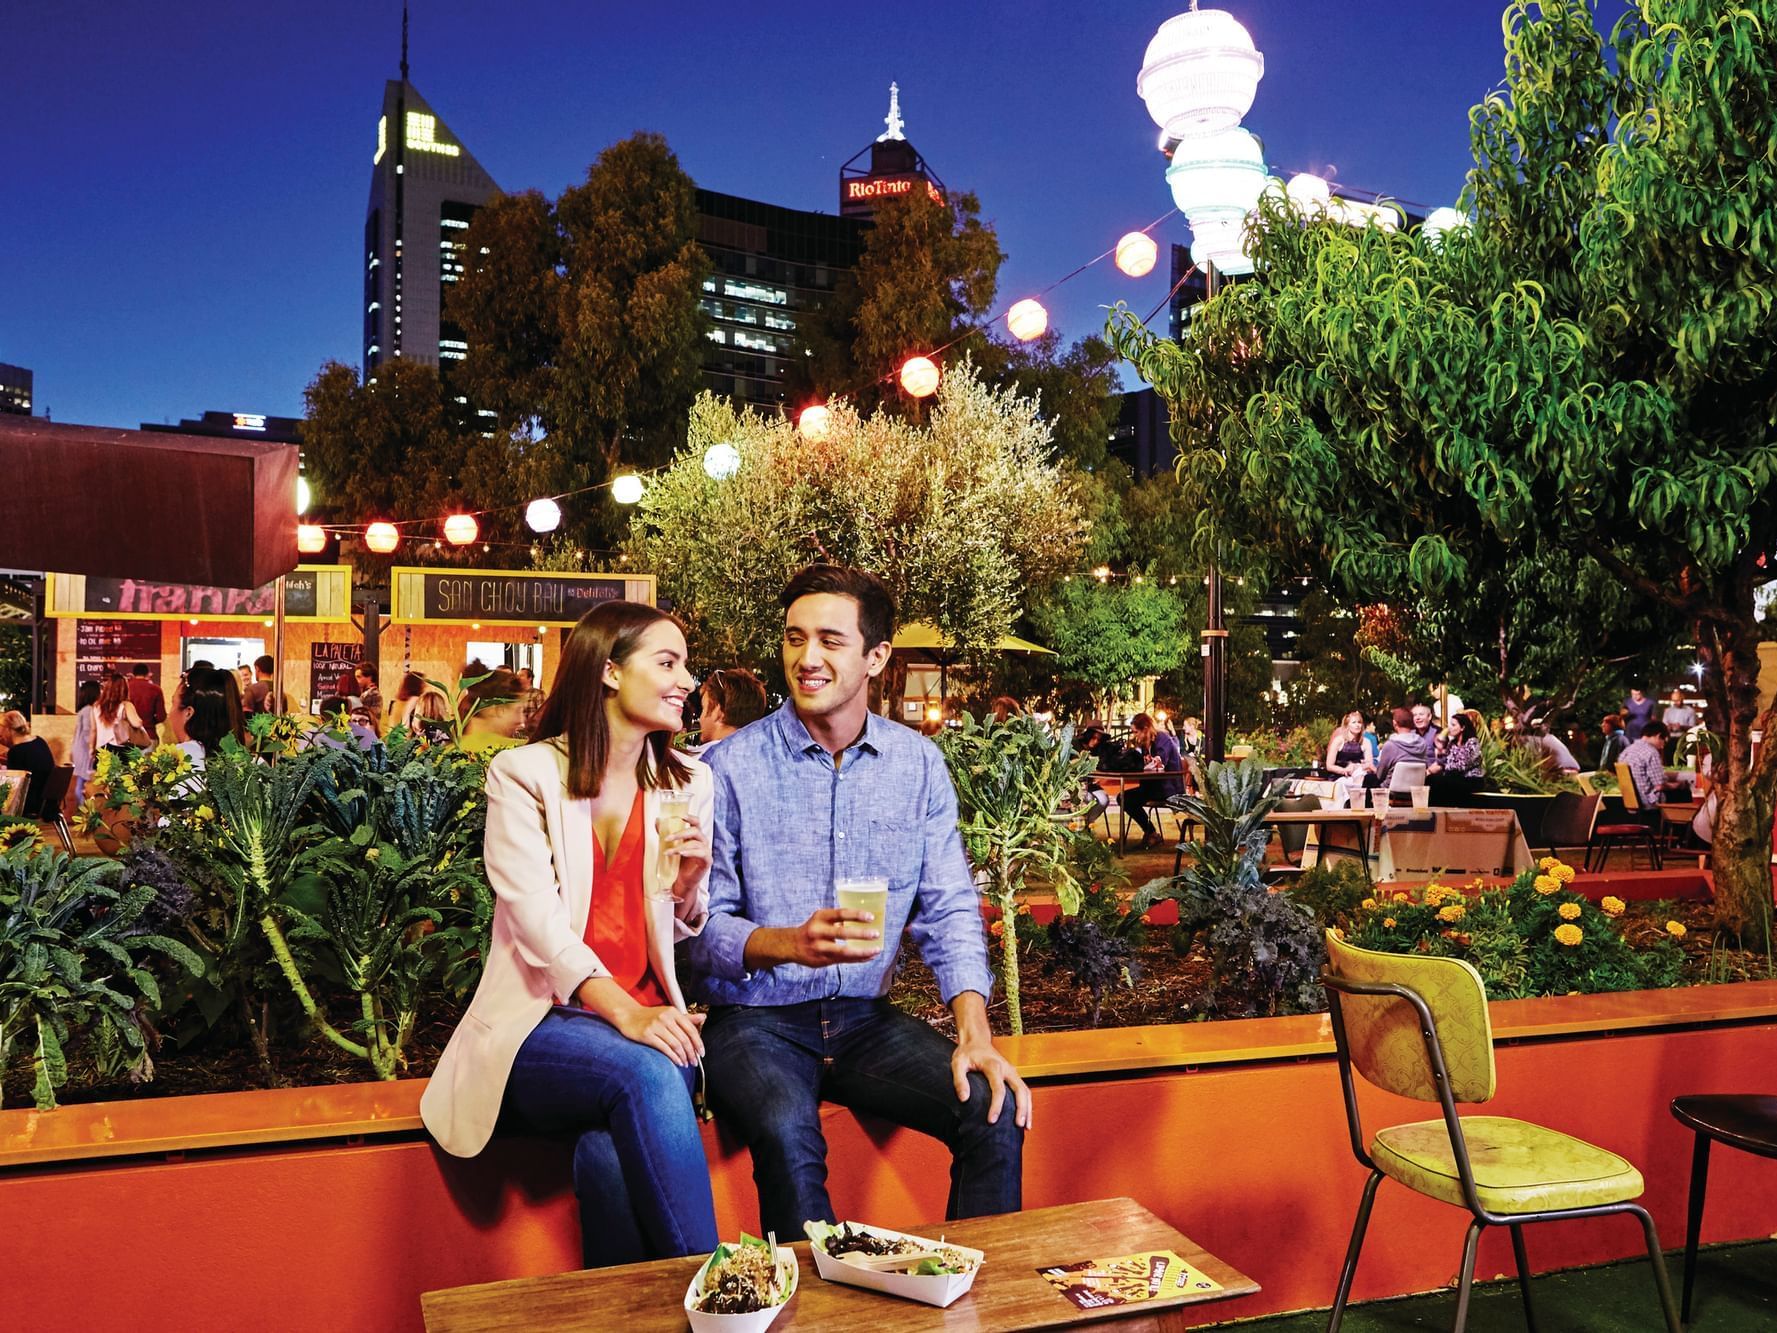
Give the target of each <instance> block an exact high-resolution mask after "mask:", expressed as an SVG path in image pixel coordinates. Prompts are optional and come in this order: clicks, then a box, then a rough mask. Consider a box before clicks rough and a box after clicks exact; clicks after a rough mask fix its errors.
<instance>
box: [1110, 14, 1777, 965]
mask: <svg viewBox="0 0 1777 1333" xmlns="http://www.w3.org/2000/svg"><path fill="white" fill-rule="evenodd" d="M1504 31H1505V56H1506V62H1505V65H1506V69H1505V80H1504V83H1503V85H1502V86H1501V88H1500V89H1499V90H1498V91H1496V92H1495V93H1493V94H1491V95H1490V96H1488V97H1487V99H1486V100H1485V101H1484V102H1482V104H1481V105H1479V106H1478V107H1476V108H1475V109H1474V111H1473V112H1472V113H1471V117H1470V123H1471V142H1472V147H1473V153H1474V168H1473V170H1472V171H1471V172H1470V175H1469V179H1468V185H1467V188H1466V190H1465V192H1464V198H1463V204H1464V206H1465V209H1466V210H1467V211H1468V212H1469V213H1470V214H1471V215H1472V223H1471V225H1470V226H1468V227H1466V228H1461V229H1458V230H1455V231H1450V232H1445V233H1443V235H1442V236H1441V237H1431V236H1427V235H1426V234H1425V232H1424V231H1422V230H1421V231H1414V232H1412V233H1408V232H1388V231H1384V230H1383V229H1381V228H1378V227H1372V228H1369V229H1364V230H1358V229H1353V228H1349V227H1346V226H1343V225H1341V224H1339V223H1337V222H1334V221H1330V220H1328V219H1325V218H1323V217H1317V216H1311V215H1305V214H1303V213H1302V212H1298V211H1297V210H1296V209H1295V208H1294V207H1293V206H1292V205H1291V204H1290V203H1289V201H1287V200H1286V199H1283V198H1281V197H1268V198H1267V199H1266V200H1265V201H1264V202H1263V203H1262V204H1261V208H1260V212H1259V216H1258V218H1257V220H1256V222H1255V225H1254V228H1253V239H1254V247H1255V256H1256V261H1257V273H1256V275H1255V277H1254V278H1253V279H1252V280H1251V281H1249V282H1245V283H1242V284H1239V285H1236V286H1233V287H1231V288H1229V289H1227V290H1225V291H1224V292H1222V293H1221V294H1220V295H1218V296H1217V297H1216V298H1215V299H1214V300H1213V301H1211V302H1209V303H1208V304H1207V305H1206V306H1204V307H1203V308H1202V309H1201V310H1200V311H1199V312H1198V316H1197V318H1196V320H1195V322H1194V326H1193V331H1192V335H1191V337H1190V338H1189V339H1188V340H1187V341H1186V342H1185V343H1184V344H1171V343H1166V342H1163V341H1159V340H1156V339H1154V338H1152V337H1151V336H1148V335H1146V334H1145V332H1144V331H1143V330H1142V329H1141V328H1140V327H1139V325H1137V324H1136V323H1135V321H1134V320H1133V319H1132V318H1131V317H1129V315H1128V314H1127V312H1120V313H1118V314H1116V315H1114V316H1113V318H1112V321H1111V323H1112V328H1111V334H1112V336H1113V339H1114V340H1115V342H1116V344H1117V345H1118V347H1119V350H1120V351H1122V352H1123V353H1124V355H1126V356H1127V357H1129V358H1131V359H1132V360H1134V361H1135V362H1136V364H1137V365H1138V367H1139V369H1140V371H1141V373H1142V374H1143V376H1144V377H1145V378H1146V379H1148V380H1149V382H1150V383H1152V384H1153V385H1154V386H1155V388H1156V389H1157V390H1159V391H1160V393H1161V394H1162V395H1164V397H1165V398H1166V399H1167V401H1168V403H1169V404H1170V406H1171V407H1172V409H1173V428H1174V430H1175V432H1176V433H1177V434H1178V435H1179V437H1180V441H1181V448H1182V457H1181V461H1180V475H1181V480H1182V482H1183V487H1184V490H1185V492H1186V500H1187V503H1191V504H1196V505H1200V506H1201V509H1200V511H1199V522H1198V525H1197V528H1196V530H1195V533H1194V539H1195V540H1196V542H1197V543H1198V544H1199V546H1200V547H1201V548H1203V550H1204V551H1205V553H1214V552H1217V551H1220V552H1221V553H1222V554H1223V557H1224V559H1226V558H1228V557H1229V555H1230V554H1232V555H1233V556H1235V557H1237V558H1238V557H1240V556H1245V557H1249V558H1251V559H1253V560H1256V561H1258V562H1260V563H1263V562H1264V561H1265V560H1266V559H1272V560H1276V559H1291V560H1301V561H1303V562H1304V563H1305V564H1307V565H1308V566H1309V567H1311V568H1314V569H1315V570H1316V571H1317V572H1319V573H1321V574H1322V576H1323V577H1325V578H1327V579H1328V580H1329V582H1330V583H1331V584H1332V585H1333V586H1335V587H1338V588H1340V589H1342V590H1343V591H1345V592H1346V593H1347V594H1349V595H1353V596H1360V597H1363V598H1365V599H1368V600H1384V599H1400V600H1407V599H1410V598H1413V597H1423V598H1430V599H1434V600H1439V601H1442V602H1445V603H1447V604H1449V605H1451V606H1453V607H1455V608H1457V609H1458V610H1459V609H1460V607H1461V606H1462V604H1463V600H1464V597H1465V594H1466V590H1467V589H1469V588H1471V587H1474V586H1477V585H1478V584H1480V583H1481V582H1482V581H1483V580H1486V579H1488V578H1490V577H1495V578H1496V577H1497V576H1498V575H1499V574H1500V572H1501V568H1502V566H1509V565H1510V564H1511V563H1512V562H1516V561H1523V560H1534V559H1536V558H1538V552H1539V551H1542V550H1546V549H1548V548H1549V547H1550V546H1551V545H1553V546H1557V547H1559V549H1560V550H1561V551H1562V552H1563V553H1564V556H1566V557H1573V558H1580V557H1583V558H1584V559H1585V560H1586V561H1588V562H1590V563H1591V566H1595V567H1596V569H1597V570H1599V571H1602V572H1603V573H1604V574H1605V575H1607V576H1608V578H1609V580H1610V581H1611V584H1612V586H1613V589H1614V590H1620V591H1623V592H1627V593H1629V594H1632V595H1633V598H1634V600H1635V602H1636V603H1637V604H1638V605H1639V606H1640V607H1641V608H1643V609H1644V610H1647V609H1657V610H1659V611H1661V612H1664V613H1669V614H1671V615H1674V616H1676V617H1679V618H1681V619H1682V621H1683V622H1684V623H1685V624H1687V625H1688V626H1690V627H1691V629H1692V631H1693V633H1694V636H1695V642H1696V645H1697V649H1698V654H1699V657H1700V658H1701V660H1702V662H1703V664H1704V667H1705V674H1704V678H1703V688H1704V691H1705V694H1706V696H1707V698H1708V700H1709V704H1710V709H1709V716H1710V724H1711V726H1712V727H1714V728H1716V729H1717V730H1718V731H1719V732H1720V734H1721V736H1722V738H1723V744H1722V749H1721V754H1720V758H1719V760H1718V761H1717V763H1716V768H1715V779H1716V782H1717V786H1718V790H1719V792H1720V808H1719V813H1718V818H1717V822H1716V837H1715V849H1714V866H1715V886H1716V898H1717V903H1718V908H1719V913H1720V918H1721V921H1722V924H1723V925H1724V926H1725V927H1726V928H1728V929H1731V930H1734V931H1738V932H1739V933H1741V935H1742V936H1743V938H1745V939H1746V941H1747V942H1748V943H1752V944H1762V943H1763V942H1765V940H1766V939H1768V937H1769V934H1770V918H1771V880H1770V872H1769V843H1770V836H1771V834H1770V830H1771V815H1772V805H1773V795H1774V791H1773V789H1774V787H1777V746H1773V747H1768V748H1767V749H1766V750H1765V751H1764V752H1763V754H1762V755H1761V757H1760V758H1759V760H1758V762H1757V763H1754V761H1753V757H1752V748H1751V733H1752V732H1753V730H1754V729H1755V727H1756V726H1757V725H1758V723H1759V718H1758V717H1757V700H1758V654H1757V647H1758V640H1759V637H1760V636H1759V626H1758V625H1757V624H1756V622H1755V619H1754V615H1753V610H1754V590H1755V588H1756V587H1757V586H1758V584H1759V583H1760V582H1762V581H1763V579H1764V578H1766V577H1768V574H1766V572H1765V571H1764V564H1765V561H1766V559H1767V557H1768V556H1769V555H1770V554H1771V553H1772V551H1773V546H1774V545H1777V489H1774V487H1773V483H1774V482H1777V439H1774V436H1773V423H1774V422H1777V358H1774V349H1777V284H1774V282H1773V268H1774V266H1777V154H1773V152H1772V151H1771V145H1772V144H1773V143H1774V142H1777V0H1747V3H1744V4H1740V5H1733V4H1725V5H1724V4H1720V3H1716V0H1641V3H1640V4H1639V5H1637V6H1636V7H1635V8H1634V9H1632V10H1631V11H1630V12H1629V13H1628V14H1627V15H1625V16H1624V17H1623V19H1622V20H1621V21H1620V22H1619V23H1618V24H1617V25H1616V27H1615V28H1614V29H1613V31H1612V32H1611V33H1610V34H1609V35H1608V36H1606V35H1603V34H1601V33H1600V32H1599V31H1598V30H1597V28H1596V27H1595V25H1594V23H1593V21H1592V17H1591V7H1590V6H1589V5H1587V4H1585V3H1583V0H1545V3H1542V4H1539V5H1532V4H1530V3H1527V0H1519V2H1518V3H1514V4H1512V5H1511V6H1509V7H1508V8H1507V10H1506V12H1505V20H1504ZM1589 570H1590V567H1589V568H1588V571H1586V572H1583V577H1587V578H1589V577H1592V574H1591V573H1590V572H1589ZM1575 587H1576V588H1577V587H1578V582H1577V580H1576V584H1575ZM1547 598H1548V600H1547V601H1546V602H1545V603H1544V604H1543V605H1542V606H1541V607H1540V609H1541V610H1542V612H1543V613H1544V614H1546V615H1547V616H1549V617H1551V618H1560V617H1569V618H1572V620H1573V623H1574V625H1575V626H1576V627H1577V628H1578V630H1579V631H1580V632H1591V633H1596V634H1602V633H1603V630H1604V628H1605V626H1604V625H1603V624H1602V623H1601V621H1600V620H1599V619H1593V620H1592V621H1591V629H1590V631H1587V630H1586V626H1587V623H1588V622H1587V617H1588V616H1596V615H1597V614H1598V612H1599V610H1600V609H1601V608H1602V607H1603V606H1605V605H1606V604H1607V602H1608V600H1609V599H1603V598H1598V599H1591V598H1587V597H1584V596H1582V595H1579V594H1578V593H1577V592H1575V593H1574V594H1571V595H1559V596H1557V595H1554V594H1547ZM1765 727H1766V729H1767V731H1769V730H1771V720H1770V719H1769V718H1767V719H1766V721H1765Z"/></svg>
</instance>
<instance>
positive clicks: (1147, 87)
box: [1135, 4, 1265, 139]
mask: <svg viewBox="0 0 1777 1333" xmlns="http://www.w3.org/2000/svg"><path fill="white" fill-rule="evenodd" d="M1264 75H1265V57H1264V56H1262V55H1260V54H1259V52H1258V50H1257V48H1255V47H1254V46H1253V39H1252V35H1251V34H1250V33H1249V32H1247V30H1246V29H1245V28H1243V27H1242V26H1241V25H1240V23H1239V22H1238V21H1237V20H1236V19H1235V17H1234V16H1233V15H1232V14H1230V13H1228V12H1227V11H1226V10H1222V9H1198V8H1196V6H1195V5H1194V4H1193V6H1192V8H1191V10H1190V11H1189V12H1188V13H1184V14H1178V15H1176V16H1174V17H1172V18H1169V19H1167V20H1166V22H1164V23H1162V24H1161V25H1160V30H1159V31H1158V32H1156V33H1155V34H1154V36H1153V39H1152V40H1151V41H1150V42H1149V43H1148V50H1147V54H1146V55H1145V56H1143V57H1142V62H1141V74H1140V75H1138V76H1137V78H1136V80H1135V91H1136V95H1137V96H1139V97H1140V98H1141V99H1142V101H1144V102H1146V103H1147V106H1148V114H1149V115H1150V116H1152V117H1153V118H1154V123H1155V124H1156V125H1158V126H1159V127H1160V129H1161V131H1162V137H1163V138H1167V139H1183V138H1186V137H1188V136H1190V135H1193V134H1214V133H1215V132H1216V131H1217V130H1225V129H1230V128H1232V127H1233V126H1235V125H1238V124H1239V123H1240V121H1241V119H1242V118H1243V117H1244V116H1245V115H1246V113H1247V112H1248V111H1250V110H1251V109H1252V104H1253V97H1254V95H1255V94H1256V93H1257V92H1258V90H1259V80H1260V79H1261V78H1263V77H1264Z"/></svg>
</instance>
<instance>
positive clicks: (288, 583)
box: [45, 565, 352, 624]
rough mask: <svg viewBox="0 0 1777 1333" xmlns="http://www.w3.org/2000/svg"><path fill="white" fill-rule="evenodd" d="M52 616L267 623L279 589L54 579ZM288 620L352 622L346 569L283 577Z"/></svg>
mask: <svg viewBox="0 0 1777 1333" xmlns="http://www.w3.org/2000/svg"><path fill="white" fill-rule="evenodd" d="M45 600H46V601H47V602H48V604H49V614H50V615H52V616H78V617H88V616H91V617H96V618H102V619H105V620H172V619H177V618H184V619H189V620H229V621H243V622H244V621H249V620H258V621H264V620H268V619H270V618H271V616H272V615H273V613H274V612H275V611H276V609H277V585H276V584H272V583H267V584H265V585H263V586H262V587H258V588H212V587H210V586H208V585H207V584H201V583H163V582H160V581H158V580H154V579H116V578H99V577H96V576H94V575H90V574H88V575H82V574H51V575H49V590H48V596H47V597H46V599H45ZM284 618H285V619H287V620H307V621H316V622H330V623H335V624H341V623H344V622H346V621H349V620H350V619H351V618H352V571H351V568H350V566H347V565H298V566H297V567H296V569H294V570H293V571H291V572H290V573H288V574H286V575H285V576H284Z"/></svg>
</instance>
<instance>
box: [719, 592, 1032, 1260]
mask: <svg viewBox="0 0 1777 1333" xmlns="http://www.w3.org/2000/svg"><path fill="white" fill-rule="evenodd" d="M782 600H783V605H784V642H783V663H784V676H785V678H786V680H787V681H788V683H789V688H790V697H789V699H788V701H787V702H786V703H785V704H784V706H783V707H782V708H780V709H778V710H777V711H776V712H775V713H771V714H769V715H767V716H766V717H764V718H761V719H760V720H759V721H757V722H755V723H753V724H752V725H751V726H749V727H745V728H743V729H742V730H741V731H739V732H736V733H735V734H734V735H733V736H730V737H729V738H728V739H726V740H725V741H723V742H722V744H721V745H720V746H718V747H716V748H715V749H714V750H712V751H711V752H710V755H709V761H710V767H711V770H712V771H713V773H714V775H715V787H716V803H715V813H714V818H713V823H714V828H713V830H712V838H711V842H712V864H711V869H710V912H709V918H708V920H707V922H706V924H705V926H704V929H703V932H702V934H700V935H699V936H697V937H696V938H695V939H693V940H691V941H689V942H688V944H687V956H688V962H689V965H690V969H691V976H690V978H689V986H688V990H689V991H690V993H691V994H692V995H694V996H695V997H696V998H698V999H702V1000H704V1001H706V1002H708V1003H709V1004H710V1006H711V1011H710V1016H709V1019H708V1022H707V1023H706V1025H705V1027H704V1033H703V1036H704V1044H705V1047H706V1048H707V1054H706V1056H705V1059H704V1067H705V1069H706V1070H707V1071H708V1074H709V1090H710V1100H711V1102H712V1103H713V1105H714V1106H715V1108H716V1111H717V1113H718V1114H719V1115H720V1116H721V1118H722V1120H723V1122H724V1123H725V1124H726V1125H728V1126H729V1127H731V1128H733V1129H734V1130H735V1131H736V1132H737V1133H738V1134H739V1136H740V1137H741V1139H743V1140H744V1141H745V1143H746V1144H747V1147H748V1148H749V1149H750V1151H751V1153H752V1157H753V1180H754V1183H755V1184H756V1185H757V1187H758V1190H759V1212H760V1217H761V1221H762V1224H763V1225H764V1226H765V1227H767V1228H770V1229H772V1230H775V1231H776V1232H777V1234H778V1235H779V1236H794V1235H797V1234H798V1233H800V1232H801V1230H802V1224H803V1223H804V1222H806V1221H810V1220H813V1219H819V1220H823V1221H828V1222H832V1221H837V1220H838V1219H837V1217H836V1215H835V1214H834V1212H833V1205H832V1202H831V1201H830V1200H829V1199H828V1197H827V1144H826V1139H825V1138H824V1136H823V1135H822V1133H821V1123H820V1103H821V1101H822V1099H823V1098H825V1099H826V1100H829V1101H834V1102H838V1103H840V1104H841V1105H844V1106H850V1107H853V1108H855V1109H857V1110H861V1111H868V1112H870V1113H871V1114H873V1115H877V1116H880V1117H882V1118H883V1119H886V1120H889V1121H892V1122H894V1123H895V1124H899V1125H906V1126H909V1127H911V1128H913V1129H917V1130H919V1131H920V1132H921V1133H925V1134H930V1135H932V1136H933V1137H935V1138H938V1139H941V1140H942V1141H943V1142H944V1143H945V1144H947V1145H948V1146H949V1148H950V1150H951V1158H952V1165H951V1177H950V1178H951V1185H950V1201H949V1216H951V1217H975V1216H980V1215H983V1214H987V1213H1003V1212H1014V1211H1016V1210H1017V1209H1018V1208H1019V1207H1020V1206H1021V1203H1022V1180H1023V1148H1024V1131H1025V1129H1026V1128H1027V1127H1028V1126H1029V1124H1030V1090H1029V1089H1028V1088H1026V1087H1025V1085H1024V1082H1023V1080H1021V1079H1020V1078H1019V1077H1018V1074H1017V1071H1016V1070H1014V1069H1013V1067H1012V1064H1011V1062H1010V1061H1008V1060H1007V1059H1006V1058H1005V1056H1003V1055H1001V1054H1000V1053H999V1051H998V1050H996V1049H995V1048H994V1045H993V1041H992V1038H991V1036H990V1034H989V1030H988V1024H987V996H988V994H989V992H990V990H991V989H992V973H991V971H990V970H989V969H988V964H987V939H986V933H985V931H984V930H983V929H982V924H981V909H980V902H979V899H978V898H977V896H976V892H975V887H974V881H973V877H972V876H971V874H970V871H969V864H968V860H967V858H966V857H965V856H964V854H963V849H962V840H961V838H960V837H959V836H958V834H957V828H956V821H957V807H956V792H955V789H954V788H953V787H952V786H951V783H950V775H949V773H948V772H947V771H946V769H945V767H944V760H943V757H942V756H941V755H940V754H939V753H938V749H937V747H936V746H934V745H933V744H932V743H931V742H930V741H928V740H926V739H925V738H923V737H921V736H920V735H918V734H917V733H915V732H913V731H911V730H909V729H907V728H906V727H903V726H901V725H900V724H898V723H895V722H892V721H890V720H889V719H887V718H884V717H881V716H878V715H876V714H873V713H872V712H871V711H870V708H869V684H870V679H871V678H872V677H873V676H876V675H878V674H880V673H881V671H882V669H883V668H884V667H885V666H886V665H887V664H888V658H889V640H890V638H891V636H892V635H893V633H894V615H895V605H894V599H893V597H892V596H890V594H889V591H888V589H887V588H886V587H884V586H883V584H882V582H881V581H880V580H879V579H877V578H876V577H875V576H874V575H871V574H867V573H865V572H863V571H862V570H855V569H843V568H840V567H838V566H834V565H813V566H811V567H809V568H808V569H805V570H803V571H801V572H800V573H799V574H797V575H796V576H795V577H794V578H792V579H791V580H790V583H789V586H788V587H786V588H785V590H784V594H783V599H782ZM871 877H879V878H884V879H887V881H888V903H887V908H886V919H885V920H883V921H876V920H873V919H872V916H871V914H870V913H868V912H861V911H853V910H849V909H846V910H842V909H840V908H838V907H837V906H836V905H835V903H836V897H835V890H834V882H835V881H836V880H840V879H860V878H871ZM903 932H906V933H907V934H910V935H911V936H912V937H913V942H914V944H915V945H917V946H918V948H919V951H920V954H921V956H922V957H923V958H924V959H925V962H926V964H927V966H929V967H930V968H931V969H932V972H933V974H934V975H935V976H936V977H937V980H938V986H939V990H940V992H941V993H942V995H943V998H944V1001H945V1003H946V1004H948V1005H949V1006H950V1009H951V1013H952V1014H953V1015H954V1016H955V1019H956V1032H957V1041H956V1044H955V1045H954V1046H953V1045H952V1044H951V1043H950V1042H949V1041H948V1040H946V1039H945V1038H944V1037H943V1036H942V1035H940V1034H939V1033H938V1032H937V1031H935V1030H934V1029H933V1028H932V1027H931V1026H930V1025H929V1024H926V1023H922V1022H920V1021H919V1020H918V1019H916V1018H913V1017H911V1016H910V1015H907V1014H903V1013H901V1012H900V1011H899V1010H897V1009H895V1008H894V1007H893V1006H891V1005H890V1004H889V1002H888V1000H887V998H886V997H887V995H888V990H889V985H890V983H891V982H892V981H893V979H894V973H895V961H896V957H897V955H898V954H899V952H900V940H901V936H902V933H903ZM885 944H886V945H888V946H889V947H884V946H885Z"/></svg>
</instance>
